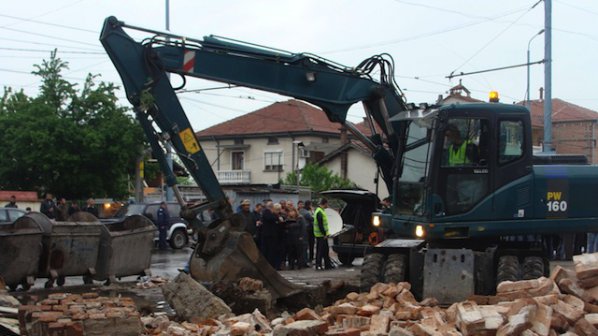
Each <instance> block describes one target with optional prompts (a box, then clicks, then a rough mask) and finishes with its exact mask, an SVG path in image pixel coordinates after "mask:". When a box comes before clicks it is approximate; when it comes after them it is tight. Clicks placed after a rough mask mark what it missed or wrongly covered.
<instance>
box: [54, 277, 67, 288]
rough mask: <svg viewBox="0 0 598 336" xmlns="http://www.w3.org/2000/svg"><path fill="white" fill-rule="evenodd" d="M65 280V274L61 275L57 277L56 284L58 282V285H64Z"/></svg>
mask: <svg viewBox="0 0 598 336" xmlns="http://www.w3.org/2000/svg"><path fill="white" fill-rule="evenodd" d="M64 282H65V277H64V276H59V277H58V278H57V279H56V284H57V285H58V286H64Z"/></svg>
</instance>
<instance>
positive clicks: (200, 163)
mask: <svg viewBox="0 0 598 336" xmlns="http://www.w3.org/2000/svg"><path fill="white" fill-rule="evenodd" d="M125 30H126V31H137V32H142V33H146V34H148V35H149V36H148V37H147V38H144V39H142V40H141V41H137V40H134V39H133V38H132V37H131V36H130V35H129V34H127V32H126V31H125ZM100 41H101V43H102V45H103V46H104V48H105V50H106V52H107V54H108V56H109V57H110V59H111V60H112V62H113V63H114V66H115V67H116V69H117V71H118V73H119V75H120V77H121V79H122V82H123V85H124V89H125V91H126V96H127V99H128V100H129V102H130V103H131V104H132V106H133V108H134V111H135V114H136V117H137V119H138V120H139V122H140V124H141V126H142V128H143V130H144V132H145V134H146V136H147V139H148V141H149V144H150V146H151V148H152V151H153V155H154V157H155V158H157V159H158V162H159V163H160V167H161V169H162V170H163V172H164V173H165V176H166V183H167V184H168V185H169V186H170V187H172V188H173V190H174V194H175V197H176V198H177V200H178V202H180V203H181V204H182V205H183V210H182V214H181V215H182V217H184V218H186V219H187V220H189V221H190V222H192V223H197V216H198V213H199V212H200V211H201V210H203V209H204V208H205V207H206V206H209V207H210V208H212V209H214V210H215V212H216V214H217V218H218V219H217V220H215V221H214V222H212V223H211V224H210V225H209V226H208V227H205V228H202V229H201V230H200V233H199V235H198V236H199V238H198V243H197V245H196V247H195V250H194V252H193V254H192V255H191V257H190V261H189V269H190V274H191V276H192V277H193V278H194V279H196V280H198V281H235V280H237V279H239V278H241V277H243V276H250V277H253V278H256V279H260V280H262V281H264V284H265V286H266V287H268V288H269V289H270V290H271V292H272V293H273V296H274V297H289V296H291V295H294V294H297V293H299V292H300V291H301V288H299V287H297V286H296V285H293V284H292V283H290V282H289V281H287V280H285V279H284V278H283V277H282V276H280V275H279V274H278V273H277V272H276V271H275V270H274V269H273V268H272V267H270V265H269V264H268V263H267V261H266V260H265V258H264V257H263V256H262V255H261V254H260V253H259V250H258V249H257V247H256V246H255V244H254V242H253V239H252V238H251V236H249V235H248V234H247V233H245V232H244V230H243V229H244V228H243V225H242V221H241V220H240V219H239V217H237V215H235V214H233V211H232V209H231V205H230V203H229V202H228V200H227V198H226V196H225V194H224V192H223V190H222V189H221V187H220V185H219V183H218V180H217V178H216V176H215V174H214V172H213V170H212V168H211V166H210V164H209V161H208V160H207V158H206V155H205V153H204V152H203V150H202V147H201V145H200V143H199V142H198V141H197V138H196V136H195V132H194V130H193V128H192V127H191V124H190V123H189V120H188V118H187V116H186V114H185V112H184V110H183V108H182V106H181V104H180V102H179V100H178V99H177V95H176V92H177V90H179V89H181V88H182V87H183V86H184V85H185V83H186V79H187V77H197V78H202V79H207V80H212V81H216V82H222V83H226V84H229V85H235V86H243V87H248V88H253V89H258V90H263V91H268V92H274V93H278V94H281V95H285V96H289V97H293V98H296V99H299V100H302V101H305V102H308V103H310V104H312V105H315V106H317V107H319V108H320V109H322V111H323V113H325V114H326V115H327V117H328V119H329V120H330V121H332V122H337V123H339V124H342V125H344V127H346V128H347V129H348V130H349V131H350V132H351V133H352V134H353V135H354V136H355V137H356V138H357V139H359V140H360V141H361V142H363V143H364V145H365V146H366V147H367V148H368V149H369V150H370V151H371V155H372V158H373V159H374V160H375V162H376V163H377V166H378V169H379V172H380V176H381V180H382V181H383V183H384V184H385V186H386V187H387V188H388V190H389V193H390V195H391V200H392V202H391V206H390V207H389V208H388V209H385V210H384V211H382V212H376V213H374V214H373V216H372V225H373V226H374V227H376V228H384V230H383V232H384V240H383V241H382V242H380V243H378V244H377V245H376V246H373V247H372V248H370V249H369V250H368V254H367V255H366V256H365V258H364V263H363V265H362V270H361V282H362V287H363V289H364V290H365V289H368V287H369V286H371V285H373V284H374V283H376V282H378V281H387V282H390V281H393V282H398V281H410V282H411V283H412V288H413V291H414V292H415V293H417V294H418V295H419V296H435V297H437V298H438V299H439V301H440V302H450V301H456V300H460V299H464V298H466V297H467V296H469V295H471V294H473V293H479V294H489V293H492V292H493V291H494V289H495V288H496V284H497V282H500V281H503V280H519V279H528V278H533V277H539V276H542V275H545V274H546V273H547V271H548V253H549V252H548V251H547V250H548V248H547V247H546V246H544V244H542V242H543V241H544V240H543V238H545V237H549V236H550V235H555V234H560V233H585V232H592V231H596V230H597V229H598V208H597V207H595V206H593V205H592V203H591V202H590V198H588V197H587V196H586V195H592V194H593V195H595V194H597V192H598V179H597V178H596V177H597V176H598V175H597V174H598V168H597V167H594V166H590V165H578V164H558V163H559V162H557V160H550V158H548V159H545V160H544V162H543V164H534V162H535V161H534V155H533V153H532V152H533V151H532V127H531V121H530V113H529V111H528V110H527V109H526V108H525V107H523V106H519V105H507V104H501V103H475V104H451V105H445V106H436V105H428V104H425V103H422V104H419V105H415V104H413V103H407V102H406V101H405V99H404V95H403V94H402V92H401V90H400V89H399V87H398V85H397V83H396V82H395V75H394V62H393V60H392V57H391V56H390V55H388V54H380V55H375V56H372V57H370V58H368V59H366V60H364V61H363V62H361V63H360V64H358V65H357V66H355V67H347V66H344V65H341V64H338V63H335V62H333V61H330V60H327V59H325V58H322V57H319V56H317V55H313V54H309V53H292V52H288V51H284V50H279V49H274V48H269V47H265V46H260V45H256V44H251V43H247V42H242V41H238V40H233V39H228V38H224V37H218V36H214V35H210V36H206V37H204V38H203V39H194V38H188V37H184V36H178V35H175V34H171V33H166V32H160V31H156V30H151V29H146V28H141V27H136V26H133V25H129V24H126V23H124V22H122V21H119V20H118V19H117V18H115V17H108V18H107V19H106V20H105V22H104V25H103V29H102V32H101V37H100ZM169 74H173V75H175V74H176V75H179V76H180V77H181V78H182V83H183V84H182V85H181V86H180V87H177V88H173V87H172V85H171V81H170V79H169V77H168V76H169ZM356 103H361V104H362V105H363V109H364V111H365V114H366V118H365V119H366V121H367V124H368V126H369V129H370V131H371V135H369V136H366V135H364V134H363V133H362V132H360V131H359V130H358V128H357V127H355V125H354V124H352V123H351V122H350V121H348V120H347V112H348V110H349V108H350V107H351V106H353V105H354V104H356ZM157 129H158V130H159V131H158V130H157ZM166 142H167V143H169V144H170V145H171V146H172V147H173V148H174V151H175V152H176V153H177V154H178V156H179V158H180V160H181V161H182V163H183V164H184V165H185V167H186V168H187V170H188V171H189V173H190V175H191V176H192V177H193V178H194V180H195V181H196V182H197V184H198V185H199V186H200V187H201V189H202V190H203V192H204V194H205V196H206V198H207V201H206V203H203V204H194V203H186V202H185V201H184V200H183V198H182V196H181V195H180V193H179V192H178V189H177V188H176V179H175V178H174V174H173V173H172V170H171V169H170V168H169V166H168V164H167V163H166V158H165V154H164V150H163V149H162V148H163V147H162V143H166ZM555 163H556V164H555ZM550 252H552V251H550Z"/></svg>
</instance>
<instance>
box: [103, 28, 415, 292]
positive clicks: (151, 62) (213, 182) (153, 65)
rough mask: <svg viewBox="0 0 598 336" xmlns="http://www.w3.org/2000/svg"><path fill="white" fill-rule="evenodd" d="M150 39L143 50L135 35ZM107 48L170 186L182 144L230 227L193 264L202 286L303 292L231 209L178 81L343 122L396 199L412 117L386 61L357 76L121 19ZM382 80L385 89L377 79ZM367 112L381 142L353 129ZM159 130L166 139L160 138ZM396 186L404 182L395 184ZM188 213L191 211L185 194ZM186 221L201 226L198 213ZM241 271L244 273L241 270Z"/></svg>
mask: <svg viewBox="0 0 598 336" xmlns="http://www.w3.org/2000/svg"><path fill="white" fill-rule="evenodd" d="M125 28H127V29H130V30H137V31H143V32H145V33H150V34H151V37H149V38H146V39H144V40H142V41H141V42H138V41H136V40H134V39H133V38H132V37H131V36H129V35H128V34H127V33H126V32H125V30H124V29H125ZM100 41H101V43H102V45H103V46H104V48H105V50H106V52H107V54H108V55H109V57H110V59H111V60H112V62H113V63H114V65H115V67H116V69H117V71H118V73H119V75H120V77H121V78H122V81H123V84H124V89H125V91H126V95H127V99H128V100H129V102H130V103H131V104H132V105H133V107H134V110H135V112H136V114H137V118H138V119H139V121H140V124H141V126H142V128H143V130H144V132H145V134H146V136H147V137H148V140H149V142H150V145H151V146H152V150H153V152H154V155H155V156H156V157H157V158H158V161H159V163H160V166H161V168H162V170H163V171H164V172H165V174H166V177H167V179H166V180H167V184H168V185H170V186H174V185H175V184H176V180H175V178H174V174H173V173H172V171H171V169H170V168H169V167H168V165H167V164H166V160H165V156H164V152H163V150H162V147H161V145H160V142H169V143H170V144H172V147H173V148H174V150H175V152H176V153H177V154H178V156H179V157H180V159H181V161H182V162H183V164H184V165H185V166H186V168H187V169H188V171H189V173H190V174H191V175H192V177H193V178H194V180H195V181H196V182H197V183H198V185H199V186H200V187H201V189H202V190H203V192H204V194H205V195H206V198H207V199H208V201H209V202H210V203H212V205H213V207H214V209H215V210H216V212H217V214H218V217H219V218H220V220H218V221H216V222H214V223H213V224H212V225H211V226H210V228H208V229H207V230H205V231H203V232H202V234H201V235H200V241H199V243H198V244H197V247H196V250H195V252H194V255H193V256H192V258H191V261H190V266H191V267H190V268H191V274H192V276H194V278H196V279H198V280H212V281H218V280H224V279H229V280H233V279H236V278H238V277H241V276H253V277H257V278H260V279H263V280H266V285H268V286H269V287H270V288H271V289H274V292H275V295H276V296H288V295H289V294H292V293H294V292H295V291H296V288H294V286H292V285H290V284H289V283H287V282H286V281H284V279H282V278H281V277H280V276H279V275H278V274H277V273H276V272H275V271H274V270H273V269H272V268H271V267H269V265H268V264H267V262H265V260H264V258H263V257H262V256H261V255H260V254H259V252H258V250H257V248H256V247H255V244H253V241H252V240H251V239H250V237H249V238H248V237H247V235H246V234H244V233H243V228H242V225H241V224H240V223H241V221H240V220H239V219H238V218H237V217H236V216H235V215H233V212H232V209H231V206H230V204H229V202H228V200H227V199H226V196H225V194H224V192H223V190H222V189H221V187H220V185H219V183H218V180H217V178H216V176H215V174H214V172H213V170H212V168H211V166H210V164H209V161H208V160H207V157H206V155H205V154H204V152H203V150H202V148H201V145H200V144H199V143H198V141H197V139H196V136H195V132H194V131H193V128H192V127H191V124H190V122H189V120H188V118H187V116H186V114H185V112H184V110H183V108H182V106H181V104H180V102H179V100H178V98H177V96H176V89H175V88H173V87H172V86H171V83H170V80H169V77H168V74H169V73H171V74H178V75H181V76H182V78H183V84H184V83H185V81H186V77H187V76H191V77H198V78H203V79H208V80H213V81H218V82H223V83H227V84H232V85H237V86H244V87H249V88H254V89H259V90H264V91H269V92H275V93H279V94H282V95H286V96H290V97H294V98H297V99H300V100H303V101H306V102H309V103H311V104H313V105H316V106H318V107H320V108H321V109H322V110H323V111H324V112H325V113H326V115H327V116H328V119H330V120H331V121H333V122H338V123H340V124H343V125H345V126H346V127H347V129H348V130H349V131H350V132H352V133H353V134H355V135H356V137H358V138H359V139H360V140H361V141H362V142H364V144H366V145H367V146H368V147H369V148H370V149H371V151H372V153H373V155H372V156H373V157H374V159H375V160H376V161H377V164H378V166H379V167H380V171H381V173H382V178H383V180H384V181H385V183H386V185H387V187H388V189H389V191H390V190H392V183H393V181H392V177H391V176H393V171H392V170H393V167H396V164H395V163H396V161H397V160H398V159H399V157H400V153H401V151H400V150H399V148H400V147H401V142H402V141H404V140H402V138H403V137H402V136H400V134H404V132H402V130H397V129H393V126H392V125H391V124H390V122H389V119H390V118H391V117H393V116H395V115H397V114H398V113H399V112H401V111H404V110H405V109H406V104H405V102H404V101H403V99H402V96H401V94H400V91H399V89H398V87H397V86H396V85H395V83H394V78H393V76H394V75H393V70H392V61H389V60H388V58H385V57H384V56H382V55H378V56H375V57H372V58H370V59H367V60H365V61H364V62H362V63H361V64H360V65H358V66H357V67H356V68H347V67H344V66H342V65H339V64H336V63H334V62H331V61H328V60H325V59H323V58H321V57H318V56H315V55H310V54H296V53H290V52H286V51H282V50H276V49H271V48H267V47H262V46H257V45H253V44H249V43H244V42H240V41H233V40H229V39H224V38H219V37H215V36H209V37H205V38H204V39H203V40H197V39H191V38H185V37H180V36H176V35H172V34H168V33H161V32H157V31H153V30H149V29H144V28H139V27H134V26H130V25H126V24H125V23H124V22H122V21H118V20H117V19H116V18H115V17H109V18H107V19H106V20H105V22H104V26H103V29H102V33H101V37H100ZM374 71H377V72H379V73H380V80H379V81H375V80H373V79H372V77H371V76H370V74H371V73H373V72H374ZM358 102H361V103H363V106H364V109H365V111H366V115H367V117H368V118H367V119H368V121H369V124H370V129H371V131H372V134H373V136H371V137H368V136H365V135H364V134H362V133H361V132H359V131H358V130H357V128H356V127H355V126H354V125H353V124H351V123H350V122H349V121H347V120H346V116H347V111H348V110H349V108H350V107H351V106H352V105H353V104H355V103H358ZM154 124H155V125H156V126H157V127H158V128H159V129H160V133H158V132H157V131H156V130H155V127H154ZM395 176H396V175H395ZM174 189H175V195H176V196H177V198H178V200H179V202H180V203H184V201H183V200H182V198H181V196H180V195H179V194H178V192H176V188H174ZM187 210H188V211H184V214H183V215H184V216H185V217H186V218H188V219H190V220H193V219H194V217H195V216H196V213H195V212H194V211H193V209H188V208H187ZM231 268H234V270H233V269H231Z"/></svg>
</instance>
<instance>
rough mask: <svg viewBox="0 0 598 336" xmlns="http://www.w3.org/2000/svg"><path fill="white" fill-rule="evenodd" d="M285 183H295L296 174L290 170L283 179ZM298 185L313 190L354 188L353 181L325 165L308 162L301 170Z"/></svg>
mask: <svg viewBox="0 0 598 336" xmlns="http://www.w3.org/2000/svg"><path fill="white" fill-rule="evenodd" d="M284 183H285V184H290V185H297V174H296V172H291V173H289V174H287V176H286V177H285V180H284ZM299 185H301V186H306V187H310V188H311V190H312V191H313V192H316V193H319V192H320V191H324V190H328V189H337V188H355V183H353V182H351V181H350V180H347V179H344V178H342V177H340V176H338V175H337V174H335V173H334V172H332V171H331V170H330V169H328V168H326V167H325V166H319V165H316V164H312V163H308V164H307V165H305V167H304V168H303V170H302V171H301V179H300V181H299Z"/></svg>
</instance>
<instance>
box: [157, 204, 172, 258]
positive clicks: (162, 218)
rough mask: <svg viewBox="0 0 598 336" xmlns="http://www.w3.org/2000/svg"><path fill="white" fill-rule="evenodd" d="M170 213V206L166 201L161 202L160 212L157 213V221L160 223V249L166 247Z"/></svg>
mask: <svg viewBox="0 0 598 336" xmlns="http://www.w3.org/2000/svg"><path fill="white" fill-rule="evenodd" d="M169 218H170V214H169V213H168V207H167V206H166V202H162V203H160V207H159V208H158V213H157V214H156V222H157V224H158V248H159V249H160V250H165V249H166V247H167V246H166V233H167V232H166V231H167V230H168V219H169Z"/></svg>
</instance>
